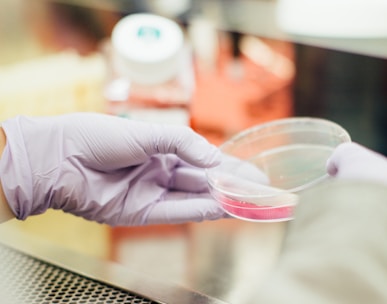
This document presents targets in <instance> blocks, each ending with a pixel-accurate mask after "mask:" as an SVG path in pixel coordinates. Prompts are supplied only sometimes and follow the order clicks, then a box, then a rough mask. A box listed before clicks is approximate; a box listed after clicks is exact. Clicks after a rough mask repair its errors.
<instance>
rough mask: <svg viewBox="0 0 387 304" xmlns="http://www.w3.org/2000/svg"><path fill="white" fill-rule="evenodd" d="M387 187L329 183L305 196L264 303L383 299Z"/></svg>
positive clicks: (385, 293) (385, 296)
mask: <svg viewBox="0 0 387 304" xmlns="http://www.w3.org/2000/svg"><path fill="white" fill-rule="evenodd" d="M386 200H387V187H386V186H384V185H382V184H370V183H359V182H357V183H355V182H354V183H332V184H330V185H328V186H326V187H320V188H316V189H315V190H313V191H311V192H309V193H308V195H306V196H303V197H302V200H301V202H300V205H299V208H297V211H296V214H295V220H294V222H292V223H291V224H290V227H289V230H288V235H287V237H286V240H285V243H284V248H283V252H282V255H281V259H280V261H279V263H278V267H277V268H276V269H275V271H274V272H273V274H272V276H271V277H270V278H269V279H268V281H267V284H266V285H265V286H264V288H263V289H262V290H260V293H259V295H258V296H257V297H256V300H257V299H259V300H258V302H262V303H270V304H274V303H285V302H286V303H314V304H320V303H324V304H325V303H353V304H355V303H359V304H360V303H386V301H387V290H386V288H385V284H386V278H387V269H386V267H385V266H386V265H387V243H386V242H385V234H386V231H387V220H386V218H387V201H386Z"/></svg>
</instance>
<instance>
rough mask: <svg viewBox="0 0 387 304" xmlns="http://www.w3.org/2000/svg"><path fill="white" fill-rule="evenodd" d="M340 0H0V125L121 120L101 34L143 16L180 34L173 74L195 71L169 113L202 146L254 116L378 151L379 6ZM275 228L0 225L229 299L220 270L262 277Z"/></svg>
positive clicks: (386, 80)
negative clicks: (310, 0) (320, 121)
mask: <svg viewBox="0 0 387 304" xmlns="http://www.w3.org/2000/svg"><path fill="white" fill-rule="evenodd" d="M342 2H343V3H344V4H342V5H341V6H340V7H339V9H338V7H336V6H335V5H336V4H334V2H332V4H331V5H333V6H332V7H329V6H328V4H330V1H325V4H326V5H324V6H323V7H322V8H321V9H318V7H317V8H316V7H315V8H314V10H313V8H309V7H305V4H302V3H305V1H297V0H294V1H286V0H283V1H275V0H252V1H243V0H239V1H238V0H234V1H233V0H218V1H215V0H213V1H211V0H208V1H205V0H204V1H200V0H174V1H172V0H147V1H141V0H133V1H129V0H110V1H109V0H78V1H72V0H61V1H59V0H58V1H54V0H1V2H0V119H1V120H5V119H7V118H10V117H13V116H15V115H19V114H25V115H57V114H62V113H69V112H76V111H95V112H102V113H110V114H113V115H127V116H130V113H127V109H126V108H125V105H126V102H127V100H126V97H127V96H126V95H124V97H122V94H121V95H119V96H118V97H117V95H115V94H110V93H111V92H110V91H109V92H110V93H109V94H107V89H109V88H110V89H111V84H112V68H113V65H112V62H111V56H110V55H111V40H110V38H111V34H112V31H113V29H114V27H115V25H116V24H117V22H118V21H119V20H120V19H122V18H123V17H125V16H127V15H131V14H135V13H141V12H147V13H152V14H155V15H160V16H163V17H166V18H168V19H171V20H173V21H174V22H176V24H177V25H178V26H179V27H180V28H181V30H182V31H183V33H184V39H185V44H186V46H188V49H189V52H188V54H189V60H188V63H189V64H188V66H187V65H184V66H183V65H182V71H181V73H182V74H183V75H185V76H186V75H188V74H189V73H192V76H193V77H192V78H190V80H189V81H190V85H189V86H188V87H189V92H188V94H185V95H184V96H185V97H184V103H182V105H180V107H181V108H183V110H184V111H185V113H186V115H188V120H187V121H186V123H187V124H188V125H190V126H191V127H192V128H193V129H194V130H196V131H197V132H198V133H200V134H202V135H203V136H205V137H206V138H207V139H208V140H209V141H210V142H212V143H214V144H216V145H219V144H221V143H222V142H223V141H225V140H226V139H228V138H229V137H230V136H232V135H234V134H236V133H237V132H239V131H241V130H243V129H246V128H248V127H250V126H253V125H256V124H259V123H263V122H266V121H270V120H274V119H278V118H283V117H290V116H314V117H322V118H327V119H330V120H333V121H335V122H337V123H338V124H341V125H342V126H343V127H344V128H346V129H347V130H348V131H349V133H350V134H351V137H352V139H353V140H354V141H357V142H359V143H361V144H363V145H366V146H368V147H370V148H372V149H374V150H376V151H379V152H380V153H383V154H386V155H387V60H386V58H387V29H386V27H387V23H386V22H379V23H378V22H377V21H378V20H379V19H381V20H387V18H386V19H383V18H385V17H387V16H383V15H382V16H380V11H381V8H380V7H378V6H377V5H380V4H381V3H382V2H383V1H379V4H378V3H377V1H370V2H364V1H363V5H364V6H365V7H361V6H359V7H358V8H357V9H358V10H356V9H353V8H352V9H351V8H349V7H348V5H347V6H345V2H346V1H342ZM364 3H366V4H364ZM382 5H385V3H384V4H383V3H382ZM315 10H319V11H320V14H317V15H316V16H319V17H318V18H317V17H315V15H314V14H316V11H315ZM333 11H335V12H336V13H337V14H336V15H334V14H331V13H332V12H333ZM385 11H386V10H385ZM340 12H342V14H341V15H340V14H339V13H340ZM324 14H325V15H324ZM384 14H385V13H384ZM321 16H322V17H321ZM345 16H347V17H348V18H353V20H356V22H353V20H352V22H350V21H348V22H347V23H346V22H345V20H344V18H346V17H345ZM320 17H321V18H320ZM335 18H336V19H335ZM320 19H322V20H320ZM372 20H374V21H375V22H374V23H372V22H371V21H372ZM320 21H321V22H327V24H328V25H329V26H328V25H326V24H318V22H320ZM302 22H304V24H303V23H302ZM370 24H371V25H372V26H373V27H372V26H370ZM354 25H356V26H354ZM362 26H364V27H362ZM367 26H368V28H367V29H366V30H364V31H363V29H364V28H365V27H367ZM163 85H164V84H163ZM175 85H176V83H172V84H171V83H169V84H168V85H167V88H169V89H168V90H167V93H165V92H164V91H163V92H164V95H165V94H166V97H165V96H164V95H163V96H164V97H163V98H164V99H168V98H171V99H173V98H174V97H171V96H169V95H168V94H169V93H168V92H170V91H171V90H172V89H171V88H172V87H174V86H175ZM160 87H161V85H160ZM153 89H154V88H152V89H149V90H146V91H147V92H148V91H149V92H150V91H152V92H153ZM139 92H140V93H139V94H140V95H141V92H142V91H141V90H140V91H139ZM176 92H180V91H176ZM152 94H153V93H152ZM112 96H113V97H112ZM179 96H180V95H179ZM140 97H141V96H140ZM140 97H138V96H137V97H136V98H137V99H140ZM147 98H148V99H152V100H153V101H154V100H157V99H158V97H154V96H151V97H149V96H148V97H147ZM117 105H119V107H118V108H119V109H118V110H117ZM162 108H165V104H164V105H163V107H162ZM158 110H160V109H157V106H156V114H154V113H153V116H152V117H153V118H155V119H157V115H158V114H157V113H158V112H157V111H158ZM173 113H175V112H173ZM167 119H171V120H173V119H174V118H173V117H172V116H171V114H170V113H169V114H168V116H167ZM179 122H181V121H180V120H179ZM285 225H286V224H284V223H276V224H274V223H272V224H258V223H248V222H241V221H237V220H235V221H234V220H228V221H219V222H217V223H203V224H187V225H179V226H175V227H170V226H157V227H140V228H125V227H116V228H111V227H107V226H105V225H99V224H96V223H90V222H86V221H85V220H83V219H80V218H75V217H74V216H71V215H68V214H64V213H62V212H59V211H49V212H47V213H46V214H44V215H40V216H36V217H34V218H30V219H28V220H26V221H24V222H17V221H11V222H9V223H6V224H5V225H3V227H1V229H3V230H4V229H6V230H7V231H8V229H9V230H10V231H12V230H17V231H22V232H23V233H26V234H31V235H34V236H38V237H40V238H44V239H46V240H48V241H49V242H51V243H53V244H55V245H58V246H64V247H68V248H70V249H72V250H76V251H79V252H82V253H85V254H89V255H93V256H97V257H101V258H103V259H109V260H113V261H117V262H119V263H122V264H124V265H128V266H130V267H132V268H135V269H137V270H139V271H143V272H147V273H150V274H152V275H153V276H156V277H160V278H164V277H168V278H171V279H172V280H174V281H176V282H178V283H179V284H183V285H186V286H189V287H191V288H194V289H196V290H200V291H202V292H205V293H209V294H211V295H214V296H219V297H221V298H223V299H225V300H227V301H229V300H230V301H231V300H233V298H234V297H240V296H241V294H238V295H236V294H233V293H230V289H227V286H226V285H225V284H224V283H225V280H226V279H225V278H228V279H230V280H231V281H232V282H233V284H234V285H235V284H236V285H238V284H239V283H240V282H241V281H240V278H245V279H246V278H251V281H254V282H257V281H258V280H260V279H261V278H262V277H263V275H264V273H265V272H267V271H268V270H269V269H270V266H271V265H272V263H273V261H274V260H275V256H276V254H277V252H278V250H279V248H280V239H281V237H282V234H283V230H284V226H285ZM252 240H253V241H252ZM209 244H211V245H209ZM249 257H254V259H259V261H260V262H259V263H260V265H261V266H259V267H260V268H259V269H260V270H261V271H258V272H257V271H255V272H254V273H251V270H250V267H249V266H250V264H249V262H248V261H251V259H249ZM230 265H233V267H230ZM209 270H211V271H209ZM230 284H231V283H230ZM241 288H242V287H241ZM233 290H238V289H233Z"/></svg>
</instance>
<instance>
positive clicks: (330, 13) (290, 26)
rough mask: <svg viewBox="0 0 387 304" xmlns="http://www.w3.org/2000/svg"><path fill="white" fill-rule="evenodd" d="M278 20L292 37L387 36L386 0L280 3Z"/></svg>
mask: <svg viewBox="0 0 387 304" xmlns="http://www.w3.org/2000/svg"><path fill="white" fill-rule="evenodd" d="M277 18H278V25H279V26H280V28H281V29H282V30H284V31H285V32H288V33H292V34H299V35H309V36H321V37H342V38H377V37H387V0H279V1H278V10H277Z"/></svg>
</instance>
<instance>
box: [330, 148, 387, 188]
mask: <svg viewBox="0 0 387 304" xmlns="http://www.w3.org/2000/svg"><path fill="white" fill-rule="evenodd" d="M327 171H328V173H329V174H330V175H331V176H334V177H337V178H340V179H352V180H368V181H376V182H379V183H384V184H386V185H387V158H386V157H384V156H383V155H381V154H379V153H376V152H374V151H372V150H370V149H367V148H366V147H363V146H361V145H359V144H357V143H353V142H352V143H344V144H341V145H339V146H338V147H337V148H336V149H335V151H334V152H333V153H332V155H331V157H330V158H329V159H328V162H327Z"/></svg>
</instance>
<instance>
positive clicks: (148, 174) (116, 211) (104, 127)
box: [0, 113, 225, 226]
mask: <svg viewBox="0 0 387 304" xmlns="http://www.w3.org/2000/svg"><path fill="white" fill-rule="evenodd" d="M2 127H3V129H4V131H5V133H6V136H7V144H6V146H5V149H4V151H3V155H2V158H1V161H0V177H1V182H2V185H3V189H4V193H5V196H6V198H7V201H8V203H9V205H10V207H11V209H12V211H13V213H14V214H15V215H16V217H17V218H19V219H25V218H27V217H28V216H30V215H34V214H40V213H43V212H45V211H46V210H47V209H48V208H53V209H62V210H63V211H65V212H69V213H72V214H75V215H78V216H82V217H84V218H86V219H88V220H93V221H97V222H100V223H106V224H109V225H112V226H116V225H120V226H131V225H149V224H165V223H170V224H177V223H183V222H188V221H202V220H214V219H218V218H222V217H224V216H225V213H224V212H223V210H222V209H221V208H220V207H219V205H218V204H217V203H216V202H215V201H214V200H213V199H212V198H211V197H210V194H209V192H208V186H207V180H206V177H205V172H204V169H203V168H207V167H212V166H215V165H217V164H219V162H220V158H221V155H220V152H219V150H218V149H217V148H216V147H215V146H213V145H210V144H209V143H208V142H207V141H206V140H205V139H204V138H202V137H201V136H199V135H198V134H196V133H194V132H193V131H192V130H191V129H190V128H188V127H180V126H172V125H159V124H149V123H144V122H139V121H131V120H127V119H124V118H118V117H114V116H109V115H103V114H94V113H76V114H68V115H62V116H53V117H35V118H27V117H23V116H18V117H16V118H13V119H10V120H7V121H5V122H3V123H2Z"/></svg>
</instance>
